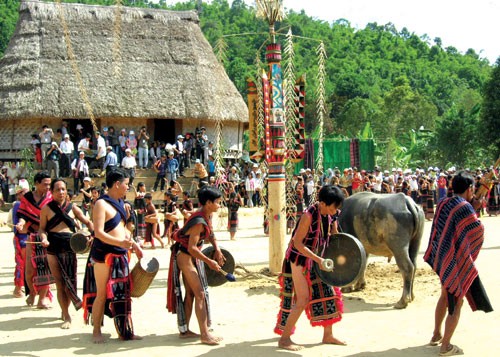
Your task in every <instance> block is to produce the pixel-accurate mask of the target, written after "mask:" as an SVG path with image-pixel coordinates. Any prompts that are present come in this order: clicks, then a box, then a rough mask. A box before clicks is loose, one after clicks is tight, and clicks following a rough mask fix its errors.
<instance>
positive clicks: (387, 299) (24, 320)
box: [0, 208, 500, 357]
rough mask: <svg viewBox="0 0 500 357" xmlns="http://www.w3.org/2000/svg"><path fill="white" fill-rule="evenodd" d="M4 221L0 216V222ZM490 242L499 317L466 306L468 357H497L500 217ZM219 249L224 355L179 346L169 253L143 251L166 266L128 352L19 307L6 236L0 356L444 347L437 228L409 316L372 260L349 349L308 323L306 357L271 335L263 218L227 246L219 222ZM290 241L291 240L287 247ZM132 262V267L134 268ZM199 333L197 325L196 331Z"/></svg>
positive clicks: (271, 294)
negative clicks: (435, 342) (223, 260)
mask: <svg viewBox="0 0 500 357" xmlns="http://www.w3.org/2000/svg"><path fill="white" fill-rule="evenodd" d="M4 220H5V214H2V215H0V221H4ZM483 223H484V225H485V227H486V238H485V244H484V246H483V250H482V252H481V254H480V255H479V258H478V261H477V265H478V268H479V273H480V276H481V279H482V281H483V284H484V286H485V288H486V290H487V292H488V295H489V297H490V300H491V303H492V305H493V308H496V310H495V311H494V312H492V313H489V314H485V313H483V312H475V313H473V312H472V311H471V309H470V308H469V306H468V305H467V303H465V305H464V308H463V309H462V316H461V320H460V324H459V326H458V328H457V330H456V332H455V337H454V339H453V341H452V342H453V343H456V344H457V345H459V346H460V347H461V348H462V349H464V351H465V355H466V356H483V357H484V356H497V355H498V351H497V350H496V347H495V345H494V342H493V341H495V340H496V338H498V333H499V332H500V327H499V326H500V325H499V322H500V313H499V311H500V310H499V309H500V284H499V278H498V273H497V271H496V270H497V269H498V260H499V259H500V254H499V253H500V251H499V249H500V243H499V241H497V239H500V238H499V236H498V232H499V231H500V217H484V218H483ZM214 226H216V227H217V226H218V227H219V231H218V232H217V237H218V239H219V241H220V245H221V246H222V247H224V248H225V249H227V250H229V251H230V252H231V253H232V255H233V256H234V258H235V261H236V263H237V265H239V266H241V267H242V268H237V269H236V277H237V279H238V281H237V282H235V283H226V284H224V285H222V286H219V287H214V288H210V300H211V307H212V318H213V328H214V333H215V334H217V335H220V336H223V337H224V341H223V343H222V344H221V345H220V346H216V347H210V346H206V345H202V344H200V343H199V342H198V341H197V340H181V339H179V338H178V332H177V327H176V317H175V315H172V314H169V313H168V312H167V310H166V309H165V304H166V286H167V273H168V261H169V257H170V251H169V250H168V249H156V250H147V251H145V256H146V257H152V256H154V257H156V258H157V259H158V260H159V261H160V271H159V272H158V274H157V276H156V278H155V280H154V281H153V284H152V285H151V287H150V288H149V290H148V291H147V292H146V293H145V295H144V296H142V297H140V298H137V299H134V301H133V305H132V316H133V321H134V329H135V332H136V333H137V334H138V335H141V336H143V337H144V339H143V340H142V341H128V342H122V341H119V340H118V339H117V335H116V331H115V328H114V325H113V322H112V320H111V319H109V318H105V321H104V327H103V333H104V334H105V336H106V337H107V338H108V342H107V343H106V344H104V345H94V344H92V343H91V341H90V337H91V333H92V327H91V326H86V325H84V323H83V313H82V311H81V310H80V311H78V312H77V311H75V310H74V309H73V308H71V309H72V310H71V311H72V317H73V325H72V327H71V329H69V330H63V329H61V328H60V325H61V320H60V319H59V317H60V309H59V306H58V304H57V301H54V302H53V308H52V309H50V310H44V311H42V310H37V309H34V308H30V307H27V306H26V304H25V302H24V298H23V299H19V298H14V297H13V295H12V291H13V271H14V249H13V245H12V233H11V232H10V231H9V229H8V228H7V227H2V228H0V244H1V249H0V355H1V356H52V357H54V356H68V355H78V356H91V355H96V354H99V355H103V356H115V355H118V354H123V353H129V354H132V353H133V354H134V355H136V356H137V355H142V356H147V357H153V356H183V357H189V356H228V357H229V356H284V355H297V356H367V357H368V356H384V357H385V356H388V357H391V356H437V355H438V351H439V347H429V346H426V344H427V342H428V341H429V339H430V337H431V334H432V329H433V319H434V307H435V303H436V301H437V298H438V296H439V294H438V292H439V281H438V279H437V277H436V276H435V274H434V273H433V272H432V270H430V268H429V267H428V266H427V264H425V263H424V262H423V259H422V254H423V251H425V248H426V247H427V241H428V237H429V231H430V222H426V223H425V232H424V238H423V241H422V245H421V247H420V255H419V258H418V264H419V267H418V271H417V274H416V280H415V301H414V302H412V303H411V304H410V305H409V306H408V308H406V309H404V310H395V309H393V307H392V306H393V304H394V303H395V302H396V301H398V300H399V298H400V296H401V293H402V279H401V275H400V274H399V273H398V272H397V267H396V265H395V262H394V259H393V260H392V261H391V262H387V259H385V258H381V257H370V258H369V260H368V268H367V287H366V289H365V290H363V291H360V292H354V293H349V294H345V295H344V305H345V313H344V316H343V320H342V321H341V322H340V323H338V324H336V325H335V326H334V334H335V336H336V337H338V338H340V339H342V340H345V341H346V342H347V343H348V345H347V346H326V345H322V344H320V341H321V337H322V329H321V328H319V327H315V328H313V327H311V326H310V325H309V322H308V320H307V318H306V317H305V316H302V317H301V319H300V320H299V323H298V325H297V330H296V334H295V335H294V341H295V342H297V343H300V344H304V345H305V346H306V348H305V349H304V350H301V351H299V352H289V351H284V350H280V349H278V348H277V341H278V337H277V335H275V334H274V333H273V328H274V324H275V322H276V316H277V313H278V305H279V297H278V296H279V289H278V284H277V278H276V277H269V276H266V275H263V274H260V273H259V272H261V271H262V270H263V269H265V268H266V267H267V266H268V263H267V262H268V238H267V237H266V236H264V235H263V230H262V211H261V210H259V209H254V210H252V209H246V208H243V209H241V214H240V230H239V231H238V233H237V240H236V241H230V240H229V234H228V233H227V232H226V231H225V230H224V229H223V228H224V227H223V226H224V223H223V219H216V220H215V221H214ZM287 240H288V238H287ZM85 260H86V257H85V256H83V255H79V257H78V263H79V270H78V271H79V273H78V279H79V280H78V287H79V290H78V291H79V293H80V295H81V291H82V289H81V288H82V281H83V271H84V269H83V266H84V263H85ZM134 263H135V261H133V262H132V264H134ZM191 326H192V328H193V330H195V331H197V330H198V329H197V323H196V320H195V319H194V317H193V321H192V323H191Z"/></svg>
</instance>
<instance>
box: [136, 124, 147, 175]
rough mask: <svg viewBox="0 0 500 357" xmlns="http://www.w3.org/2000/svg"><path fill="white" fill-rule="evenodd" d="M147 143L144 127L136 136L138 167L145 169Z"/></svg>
mask: <svg viewBox="0 0 500 357" xmlns="http://www.w3.org/2000/svg"><path fill="white" fill-rule="evenodd" d="M148 143H149V134H148V133H147V132H146V127H145V126H143V127H142V128H141V130H140V131H139V136H137V152H138V156H139V167H140V168H141V169H146V168H147V167H148V152H149V150H148Z"/></svg>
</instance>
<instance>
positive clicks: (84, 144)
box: [78, 133, 92, 154]
mask: <svg viewBox="0 0 500 357" xmlns="http://www.w3.org/2000/svg"><path fill="white" fill-rule="evenodd" d="M91 138H92V135H90V134H89V133H87V135H85V137H84V138H83V139H82V140H80V142H79V143H78V151H83V152H84V153H86V154H88V151H89V150H90V139H91Z"/></svg>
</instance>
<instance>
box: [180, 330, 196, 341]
mask: <svg viewBox="0 0 500 357" xmlns="http://www.w3.org/2000/svg"><path fill="white" fill-rule="evenodd" d="M199 337H200V335H199V334H198V333H195V332H193V331H191V330H187V331H186V332H183V333H180V334H179V338H183V339H184V338H199Z"/></svg>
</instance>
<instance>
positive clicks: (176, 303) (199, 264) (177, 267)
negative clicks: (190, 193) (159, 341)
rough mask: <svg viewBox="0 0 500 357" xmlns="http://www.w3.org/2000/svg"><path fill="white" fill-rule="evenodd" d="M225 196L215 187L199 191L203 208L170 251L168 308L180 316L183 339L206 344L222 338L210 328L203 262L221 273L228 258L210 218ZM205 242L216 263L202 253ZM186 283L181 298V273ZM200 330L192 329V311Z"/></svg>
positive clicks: (182, 229) (187, 223) (178, 318)
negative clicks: (208, 244) (218, 244)
mask: <svg viewBox="0 0 500 357" xmlns="http://www.w3.org/2000/svg"><path fill="white" fill-rule="evenodd" d="M221 197H222V193H221V192H220V191H219V190H218V189H217V188H214V187H210V186H205V187H203V188H201V189H200V190H199V191H198V201H199V202H200V205H201V208H200V210H199V211H197V212H195V213H193V214H192V215H191V216H190V217H189V219H188V220H187V221H186V223H185V224H184V226H183V227H182V228H181V229H180V230H177V231H176V232H175V233H174V240H175V241H176V243H175V244H174V245H173V246H172V247H171V248H170V249H171V251H172V254H171V255H170V269H169V274H168V290H167V309H168V311H170V312H172V313H174V314H175V313H176V314H177V326H178V328H179V332H180V334H179V337H180V338H200V340H201V343H204V344H206V345H218V344H219V343H220V342H221V341H222V337H218V336H215V335H213V334H212V333H211V332H210V330H209V328H210V323H211V321H210V305H209V303H208V290H207V288H208V286H207V278H206V275H205V269H204V264H203V263H204V262H205V264H207V266H208V267H210V269H212V270H215V271H220V270H221V266H222V265H224V260H225V257H224V256H223V254H222V252H221V250H220V248H219V247H218V246H217V241H216V240H215V237H214V234H213V230H212V223H211V216H212V214H213V213H215V212H217V210H218V209H219V207H220V204H221ZM205 239H208V240H209V241H210V243H211V244H212V246H213V247H214V256H213V257H214V260H212V259H210V258H209V257H207V256H206V255H205V254H203V252H202V251H201V249H200V248H201V246H202V245H203V242H204V240H205ZM181 273H182V281H183V282H184V288H185V297H184V298H183V297H182V291H181V285H180V274H181ZM193 302H194V312H195V314H196V318H197V319H198V324H199V327H200V335H198V334H196V333H194V332H192V331H191V330H190V329H189V320H190V318H191V313H192V311H193Z"/></svg>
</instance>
